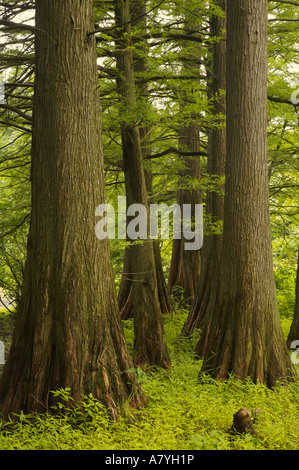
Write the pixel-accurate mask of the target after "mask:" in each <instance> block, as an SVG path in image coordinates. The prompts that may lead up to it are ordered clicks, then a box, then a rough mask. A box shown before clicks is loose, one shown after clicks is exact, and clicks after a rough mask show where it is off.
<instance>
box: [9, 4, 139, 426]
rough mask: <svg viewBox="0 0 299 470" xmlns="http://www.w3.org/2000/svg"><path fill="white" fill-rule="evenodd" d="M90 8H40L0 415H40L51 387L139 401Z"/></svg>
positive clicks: (110, 400)
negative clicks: (118, 267) (27, 199)
mask: <svg viewBox="0 0 299 470" xmlns="http://www.w3.org/2000/svg"><path fill="white" fill-rule="evenodd" d="M93 29H94V26H93V2H92V1H91V0H87V1H84V2H81V1H79V0H70V1H68V2H61V1H53V0H38V1H37V2H36V37H35V64H36V66H35V89H34V107H33V109H34V112H33V136H32V165H31V183H32V188H31V189H32V201H31V221H30V232H29V238H28V248H27V259H26V266H25V273H24V282H23V290H22V297H21V300H20V305H19V308H18V312H17V319H16V327H15V331H14V335H13V340H12V346H11V350H10V353H9V357H8V360H7V362H6V364H5V367H4V371H3V374H2V376H1V380H0V406H1V413H2V417H4V418H6V417H7V416H8V414H9V413H11V412H14V413H17V412H20V411H21V410H23V411H24V412H28V411H41V412H42V411H45V410H48V408H49V406H51V404H52V403H53V401H54V398H53V396H52V395H51V391H55V390H57V389H60V388H66V387H69V388H70V390H71V396H72V398H74V399H75V400H76V401H77V402H80V400H81V399H82V398H83V396H84V395H86V394H89V393H91V394H92V395H93V396H94V397H95V398H97V399H99V400H100V401H101V402H103V403H104V404H105V405H107V406H108V407H109V409H110V410H111V413H112V414H113V416H114V417H115V416H116V415H117V412H118V407H121V406H123V405H124V404H125V403H127V402H129V403H130V405H131V406H132V407H138V406H140V405H141V404H142V403H145V397H144V394H143V392H142V390H141V389H140V388H139V385H138V384H137V382H136V381H135V376H134V375H132V374H131V373H130V372H128V371H129V370H130V369H131V367H132V363H131V359H130V356H129V354H128V351H127V349H126V344H125V340H124V335H123V330H122V326H121V323H120V319H119V313H118V307H117V299H116V292H115V286H114V281H113V272H112V266H111V260H110V251H109V244H108V241H107V240H102V241H99V240H97V239H96V237H95V208H96V206H97V205H98V204H99V203H101V202H104V201H105V191H104V174H103V151H102V142H101V134H100V131H101V111H100V105H99V96H98V92H97V86H98V80H97V66H96V53H95V40H94V36H93V35H91V34H90V33H91V32H92V31H93Z"/></svg>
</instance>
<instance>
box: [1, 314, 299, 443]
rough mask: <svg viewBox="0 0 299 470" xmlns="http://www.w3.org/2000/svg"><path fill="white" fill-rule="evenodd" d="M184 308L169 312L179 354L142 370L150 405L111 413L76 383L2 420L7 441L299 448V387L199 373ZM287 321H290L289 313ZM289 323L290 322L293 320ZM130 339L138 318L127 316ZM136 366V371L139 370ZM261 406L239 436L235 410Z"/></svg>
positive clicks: (171, 338)
mask: <svg viewBox="0 0 299 470" xmlns="http://www.w3.org/2000/svg"><path fill="white" fill-rule="evenodd" d="M184 320H185V314H184V313H182V312H180V313H178V314H177V315H174V314H173V315H168V316H167V317H166V318H165V329H166V334H167V339H168V344H169V350H170V354H171V359H172V367H171V369H170V370H168V371H165V370H163V369H161V370H160V369H158V370H157V369H155V370H148V371H146V372H145V371H142V370H139V371H137V374H138V380H139V382H140V383H141V385H142V387H143V389H144V391H145V393H146V395H147V397H148V401H149V403H148V406H147V407H146V408H144V409H142V410H139V411H135V412H134V415H133V418H134V419H132V416H131V418H130V419H128V416H127V415H123V416H120V418H119V420H118V421H117V422H114V421H113V420H112V419H111V416H110V414H109V412H108V410H107V409H106V408H105V407H104V406H103V405H102V404H101V403H99V402H98V401H97V400H94V398H93V397H92V396H91V395H89V396H86V397H85V398H84V400H83V401H82V403H80V404H75V403H74V402H73V400H72V398H71V396H70V393H69V392H70V391H69V389H65V390H64V389H62V390H58V391H56V392H55V393H54V395H55V397H56V399H57V403H56V405H55V407H53V409H52V410H49V412H48V413H46V414H44V415H37V414H31V415H24V414H21V415H20V416H19V419H18V420H17V421H15V422H12V421H11V422H8V423H6V424H5V425H3V426H2V430H1V432H0V448H1V449H2V450H7V449H20V450H25V449H26V450H31V449H33V450H52V449H53V450H111V449H112V450H124V449H126V450H138V449H141V450H143V449H144V450H146V449H150V450H159V449H163V450H278V449H279V450H296V449H298V446H299V430H298V424H297V423H298V419H299V411H298V399H299V386H298V383H293V384H290V385H288V386H287V387H286V386H284V385H281V384H277V386H276V387H275V388H274V389H273V390H270V389H268V388H267V387H265V386H263V385H255V384H253V383H252V382H251V381H250V380H247V381H246V382H245V383H241V382H240V381H238V380H235V379H234V378H230V379H229V380H227V381H223V382H215V381H214V380H213V379H211V378H210V377H208V376H203V377H201V379H200V380H199V371H200V367H201V362H200V361H199V360H197V359H196V358H195V357H194V352H193V351H194V345H195V342H196V340H197V335H196V334H195V335H194V336H193V337H191V338H185V337H181V336H180V332H181V328H182V325H183V322H184ZM285 321H286V320H285ZM288 327H289V325H288ZM124 328H125V330H126V335H127V336H128V338H130V337H131V331H132V322H131V321H127V322H124ZM135 372H136V371H135ZM241 406H246V407H247V408H248V409H249V410H251V409H253V408H260V414H259V417H258V419H257V421H256V422H254V426H255V429H256V432H257V435H256V436H251V435H247V434H246V435H236V436H232V435H231V434H230V433H229V432H228V431H229V429H230V427H231V425H232V420H233V414H234V413H235V412H236V411H237V410H238V409H239V408H240V407H241Z"/></svg>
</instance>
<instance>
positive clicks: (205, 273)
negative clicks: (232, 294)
mask: <svg viewBox="0 0 299 470" xmlns="http://www.w3.org/2000/svg"><path fill="white" fill-rule="evenodd" d="M217 4H218V5H219V6H220V7H221V9H222V11H223V12H224V14H225V11H226V0H219V1H218V2H217ZM225 28H226V19H225V16H223V17H219V16H214V15H212V17H211V35H212V36H213V37H218V38H220V41H219V42H215V43H214V44H213V47H212V51H211V53H212V63H211V68H212V71H213V73H212V74H210V82H211V84H210V89H209V95H210V98H211V99H214V104H213V112H214V116H215V119H216V118H217V116H220V117H219V118H217V119H218V122H219V125H220V127H214V128H213V129H211V130H210V132H209V135H208V138H209V145H208V164H207V171H208V174H209V175H210V177H211V178H214V177H215V176H216V177H217V178H222V177H224V175H225V159H226V130H225V126H224V122H223V121H224V119H223V117H225V114H226V106H225V101H226V100H225V96H223V95H222V96H221V94H220V93H221V91H225V89H226V39H225V36H224V35H223V31H224V30H225ZM222 190H224V188H221V187H219V189H217V190H216V191H215V190H214V189H212V190H211V191H208V192H207V196H206V209H205V213H206V217H205V227H204V241H203V246H202V250H201V260H202V264H201V272H200V278H199V283H198V285H197V286H196V287H197V292H196V296H195V301H194V303H193V304H192V306H191V309H190V313H189V315H188V318H187V320H186V323H185V325H184V328H183V334H184V335H186V334H190V333H192V332H193V331H194V330H196V329H197V328H200V327H202V324H203V321H204V318H205V314H206V311H207V309H208V304H209V302H213V301H214V299H212V298H213V296H214V295H215V293H216V285H215V282H216V280H217V275H218V270H219V266H220V256H221V246H222V232H221V233H218V232H216V233H215V228H214V225H215V224H216V225H219V223H221V221H223V207H224V196H223V191H222ZM199 346H200V344H198V345H197V352H198V353H199V354H200V355H202V354H203V350H200V349H199Z"/></svg>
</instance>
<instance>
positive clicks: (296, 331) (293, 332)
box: [287, 251, 299, 348]
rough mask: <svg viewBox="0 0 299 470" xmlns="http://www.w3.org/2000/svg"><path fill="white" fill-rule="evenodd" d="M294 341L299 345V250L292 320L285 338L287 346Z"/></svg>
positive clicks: (296, 345)
mask: <svg viewBox="0 0 299 470" xmlns="http://www.w3.org/2000/svg"><path fill="white" fill-rule="evenodd" d="M293 341H296V342H297V343H296V344H295V347H296V348H298V345H299V251H298V265H297V277H296V295H295V311H294V316H293V321H292V324H291V328H290V331H289V334H288V338H287V346H288V348H290V347H291V343H292V342H293Z"/></svg>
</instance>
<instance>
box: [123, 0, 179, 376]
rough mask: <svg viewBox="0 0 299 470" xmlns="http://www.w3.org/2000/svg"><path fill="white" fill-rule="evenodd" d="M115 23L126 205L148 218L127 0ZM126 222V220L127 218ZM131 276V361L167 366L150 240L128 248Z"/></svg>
mask: <svg viewBox="0 0 299 470" xmlns="http://www.w3.org/2000/svg"><path fill="white" fill-rule="evenodd" d="M115 12H116V22H117V25H118V28H119V30H120V31H121V34H120V37H119V40H118V42H117V46H118V54H117V67H118V73H119V77H118V90H119V94H120V96H121V99H122V103H121V104H122V110H123V111H122V112H124V113H126V114H127V116H126V119H125V120H123V122H122V126H121V134H122V145H123V162H124V174H125V187H126V197H127V206H128V207H130V206H131V205H133V204H141V205H142V206H143V207H145V208H146V210H147V214H148V219H149V211H148V195H147V188H146V181H145V174H144V168H143V160H142V152H141V143H140V134H139V128H138V124H137V122H138V116H137V112H136V93H135V77H134V68H133V53H132V43H131V16H130V4H129V0H124V1H122V0H116V1H115ZM128 222H129V219H128ZM128 249H129V250H130V252H131V253H128V256H129V258H130V268H131V272H132V274H133V283H132V294H131V295H132V315H133V318H134V331H135V339H134V361H135V364H138V365H140V366H141V367H144V366H147V365H149V366H151V365H156V366H161V367H166V368H167V367H169V365H170V358H169V355H168V351H167V345H166V338H165V332H164V326H163V318H162V312H161V307H160V303H159V295H158V284H157V276H156V265H155V256H154V247H153V241H152V240H151V239H150V238H149V237H147V238H146V239H144V240H139V241H138V240H137V241H136V242H133V243H131V244H130V245H129V248H128Z"/></svg>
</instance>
